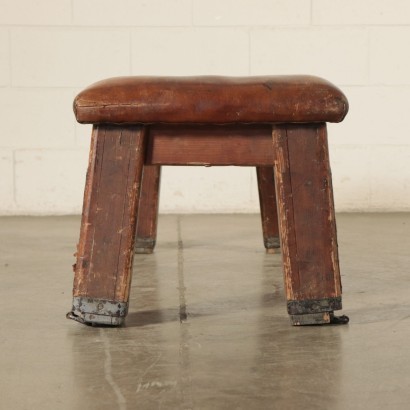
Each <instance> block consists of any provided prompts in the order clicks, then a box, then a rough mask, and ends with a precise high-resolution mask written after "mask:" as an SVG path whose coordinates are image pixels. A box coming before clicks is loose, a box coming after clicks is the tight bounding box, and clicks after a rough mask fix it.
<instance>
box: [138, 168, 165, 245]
mask: <svg viewBox="0 0 410 410" xmlns="http://www.w3.org/2000/svg"><path fill="white" fill-rule="evenodd" d="M160 180H161V167H160V166H158V165H145V166H144V169H143V173H142V186H141V194H140V204H139V208H138V220H137V234H136V238H135V247H134V250H135V253H152V252H153V250H154V247H155V242H156V238H157V224H158V208H159V188H160Z"/></svg>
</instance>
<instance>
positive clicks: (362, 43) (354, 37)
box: [251, 28, 367, 85]
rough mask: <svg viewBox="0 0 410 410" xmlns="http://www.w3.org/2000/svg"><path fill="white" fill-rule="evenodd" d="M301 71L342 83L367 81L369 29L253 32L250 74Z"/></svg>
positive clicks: (264, 30)
mask: <svg viewBox="0 0 410 410" xmlns="http://www.w3.org/2000/svg"><path fill="white" fill-rule="evenodd" d="M301 73H305V74H314V75H319V76H322V77H325V78H327V79H328V80H330V81H332V82H334V83H337V84H341V85H352V84H354V85H356V84H363V83H366V82H367V31H366V29H362V28H310V29H255V30H252V31H251V74H301Z"/></svg>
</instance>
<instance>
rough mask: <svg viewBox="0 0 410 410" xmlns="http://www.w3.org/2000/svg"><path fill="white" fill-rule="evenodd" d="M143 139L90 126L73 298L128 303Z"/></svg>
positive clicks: (135, 130)
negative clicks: (89, 144) (91, 128)
mask: <svg viewBox="0 0 410 410" xmlns="http://www.w3.org/2000/svg"><path fill="white" fill-rule="evenodd" d="M144 133H145V131H144V128H143V127H140V126H132V127H127V128H119V127H111V126H94V129H93V135H92V142H91V150H90V158H89V167H88V171H87V178H86V187H85V193H84V204H83V216H82V222H81V230H80V241H79V244H78V251H77V263H76V265H75V278H74V292H73V294H74V296H86V297H90V298H98V299H106V300H115V301H121V302H123V301H124V302H125V301H127V300H128V296H129V285H130V281H131V274H132V257H133V246H134V239H135V227H136V212H137V207H138V200H139V192H140V185H141V177H142V167H143V158H144V153H145V138H144V137H145V135H144Z"/></svg>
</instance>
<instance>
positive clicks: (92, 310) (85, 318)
mask: <svg viewBox="0 0 410 410" xmlns="http://www.w3.org/2000/svg"><path fill="white" fill-rule="evenodd" d="M127 313H128V303H127V302H118V301H114V300H105V299H93V298H87V297H78V296H77V297H74V298H73V307H72V311H71V312H68V313H67V315H66V317H67V319H71V320H75V321H76V322H79V323H83V324H90V325H108V326H119V325H121V324H123V323H124V319H125V316H127Z"/></svg>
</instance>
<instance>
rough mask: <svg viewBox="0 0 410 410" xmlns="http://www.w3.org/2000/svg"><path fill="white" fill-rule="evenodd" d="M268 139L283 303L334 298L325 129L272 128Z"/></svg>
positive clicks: (336, 280) (336, 277)
mask: <svg viewBox="0 0 410 410" xmlns="http://www.w3.org/2000/svg"><path fill="white" fill-rule="evenodd" d="M272 137H273V143H274V147H275V175H276V186H277V200H278V202H279V221H280V231H281V236H282V254H283V264H284V274H285V284H286V294H287V299H288V300H310V299H317V300H320V299H325V298H335V297H339V296H340V295H341V285H340V272H339V262H338V250H337V239H336V223H335V214H334V203H333V193H332V177H331V172H330V165H329V154H328V145H327V134H326V125H325V124H319V125H303V126H301V125H299V126H297V125H287V126H286V127H285V126H274V127H273V132H272Z"/></svg>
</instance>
